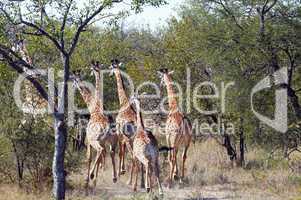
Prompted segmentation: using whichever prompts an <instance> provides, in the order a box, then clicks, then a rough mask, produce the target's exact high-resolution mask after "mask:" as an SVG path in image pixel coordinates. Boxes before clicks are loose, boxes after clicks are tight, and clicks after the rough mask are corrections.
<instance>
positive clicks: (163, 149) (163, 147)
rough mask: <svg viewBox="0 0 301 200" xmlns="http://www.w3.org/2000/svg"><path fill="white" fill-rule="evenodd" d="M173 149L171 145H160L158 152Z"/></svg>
mask: <svg viewBox="0 0 301 200" xmlns="http://www.w3.org/2000/svg"><path fill="white" fill-rule="evenodd" d="M173 149H174V148H173V147H167V146H162V147H160V148H159V152H169V151H171V150H173Z"/></svg>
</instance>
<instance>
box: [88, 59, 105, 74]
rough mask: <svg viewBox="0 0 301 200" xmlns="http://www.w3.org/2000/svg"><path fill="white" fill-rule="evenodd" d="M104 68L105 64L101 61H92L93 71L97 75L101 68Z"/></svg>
mask: <svg viewBox="0 0 301 200" xmlns="http://www.w3.org/2000/svg"><path fill="white" fill-rule="evenodd" d="M103 68H104V65H103V64H100V62H99V61H94V60H93V61H92V62H91V72H92V74H94V75H96V74H98V73H99V72H100V70H101V69H103Z"/></svg>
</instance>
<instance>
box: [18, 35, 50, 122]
mask: <svg viewBox="0 0 301 200" xmlns="http://www.w3.org/2000/svg"><path fill="white" fill-rule="evenodd" d="M14 50H15V51H19V52H20V55H21V58H22V59H23V61H25V62H26V63H28V64H29V65H32V64H33V62H32V59H31V57H30V56H29V53H28V50H27V47H26V43H25V40H19V41H17V42H16V48H14ZM24 72H26V74H27V75H29V76H32V77H33V78H38V77H39V76H40V75H39V74H36V73H33V72H34V71H30V70H28V69H27V68H24ZM24 89H25V98H24V103H23V107H24V108H27V111H30V112H31V114H32V115H31V116H32V117H33V119H34V120H36V116H37V114H38V113H37V110H39V109H44V108H47V105H48V102H47V101H46V100H45V99H43V98H42V97H41V96H40V95H39V94H38V93H37V91H36V90H35V88H34V87H33V85H32V83H31V82H30V81H29V80H24ZM25 123H26V119H25V118H24V120H23V121H22V124H23V125H24V124H25Z"/></svg>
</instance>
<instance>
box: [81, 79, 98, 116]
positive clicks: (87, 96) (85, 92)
mask: <svg viewBox="0 0 301 200" xmlns="http://www.w3.org/2000/svg"><path fill="white" fill-rule="evenodd" d="M77 88H78V90H79V92H80V94H81V96H82V98H83V100H84V102H85V103H86V104H87V107H88V110H89V112H90V114H92V113H94V112H95V111H94V108H93V107H95V106H93V97H92V94H91V91H90V90H89V89H88V88H87V87H85V86H83V85H82V84H81V83H79V84H77Z"/></svg>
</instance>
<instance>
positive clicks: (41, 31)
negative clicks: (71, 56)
mask: <svg viewBox="0 0 301 200" xmlns="http://www.w3.org/2000/svg"><path fill="white" fill-rule="evenodd" d="M21 23H22V24H25V25H26V26H28V27H31V28H34V29H36V30H37V31H39V32H40V33H41V34H43V35H44V36H46V37H47V38H48V39H49V40H51V41H52V43H53V44H54V45H55V46H56V47H57V48H58V49H59V50H60V51H61V52H62V53H63V54H67V53H66V51H65V50H64V49H63V48H62V46H61V45H60V44H59V43H58V41H57V40H56V39H55V38H54V37H53V36H52V35H51V34H50V33H48V32H47V31H45V30H44V29H43V28H42V27H39V26H38V25H36V24H33V23H31V22H27V21H24V20H23V19H21Z"/></svg>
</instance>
